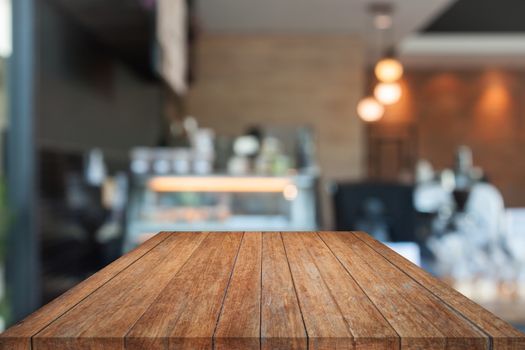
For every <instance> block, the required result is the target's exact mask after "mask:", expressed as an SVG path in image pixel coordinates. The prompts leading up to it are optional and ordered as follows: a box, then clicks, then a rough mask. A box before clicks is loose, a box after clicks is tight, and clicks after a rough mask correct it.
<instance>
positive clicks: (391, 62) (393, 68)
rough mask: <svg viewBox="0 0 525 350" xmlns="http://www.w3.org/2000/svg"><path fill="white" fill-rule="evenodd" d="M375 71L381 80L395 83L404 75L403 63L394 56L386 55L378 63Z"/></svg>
mask: <svg viewBox="0 0 525 350" xmlns="http://www.w3.org/2000/svg"><path fill="white" fill-rule="evenodd" d="M374 72H375V74H376V77H377V79H379V81H382V82H384V83H393V82H395V81H397V80H399V79H401V77H402V76H403V65H402V64H401V62H399V61H398V60H397V59H395V58H393V57H385V58H382V59H381V60H379V62H377V63H376V66H375V69H374Z"/></svg>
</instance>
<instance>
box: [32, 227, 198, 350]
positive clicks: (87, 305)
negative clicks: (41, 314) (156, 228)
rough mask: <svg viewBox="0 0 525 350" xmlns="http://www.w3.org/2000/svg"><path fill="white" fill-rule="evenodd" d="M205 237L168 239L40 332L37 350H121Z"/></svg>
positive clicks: (180, 235)
mask: <svg viewBox="0 0 525 350" xmlns="http://www.w3.org/2000/svg"><path fill="white" fill-rule="evenodd" d="M205 237H206V234H204V233H174V234H172V235H170V236H169V237H168V238H167V239H166V240H165V241H164V242H163V244H159V245H158V246H156V247H155V248H154V249H153V250H151V251H150V254H147V255H146V256H144V257H143V258H142V259H140V260H139V261H138V262H136V266H133V267H134V268H132V269H127V270H126V271H124V272H122V273H120V274H119V275H118V276H116V277H115V278H113V279H112V280H111V281H109V282H108V283H106V284H105V285H104V286H103V287H101V288H99V289H98V290H97V291H95V292H94V293H92V294H91V296H90V297H89V298H87V299H85V300H83V301H82V302H81V303H79V304H78V305H76V306H75V307H74V308H72V309H71V310H69V311H68V312H67V313H65V314H64V315H62V316H61V317H60V318H58V319H57V320H55V321H54V322H53V323H51V324H50V325H49V326H47V327H46V328H45V329H44V330H42V331H41V332H39V333H38V334H37V335H36V336H35V337H34V338H33V346H34V348H35V350H54V349H60V348H65V349H83V348H86V349H104V348H108V349H124V337H125V336H126V334H127V333H128V332H129V330H130V329H131V327H132V326H133V325H134V324H135V322H137V320H138V319H139V317H140V316H142V314H143V313H144V312H145V311H146V309H147V308H148V307H149V306H150V305H151V303H152V302H153V300H154V299H155V298H156V297H157V296H158V295H159V293H160V292H161V291H162V289H163V288H164V287H165V286H166V285H167V284H168V282H169V281H170V280H171V279H172V278H173V276H174V275H176V273H177V272H178V271H179V269H180V268H181V267H182V266H183V265H184V263H185V262H186V261H187V260H188V258H189V257H190V256H191V254H192V253H193V251H194V250H195V249H196V248H197V247H198V245H199V244H200V243H201V242H202V240H203V239H204V238H205ZM152 272H155V273H152ZM137 281H140V283H136V282H137ZM108 344H110V345H109V346H108Z"/></svg>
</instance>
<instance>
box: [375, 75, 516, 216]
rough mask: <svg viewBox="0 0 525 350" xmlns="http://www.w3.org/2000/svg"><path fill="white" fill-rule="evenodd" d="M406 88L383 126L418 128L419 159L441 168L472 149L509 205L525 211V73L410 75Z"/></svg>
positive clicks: (403, 84)
mask: <svg viewBox="0 0 525 350" xmlns="http://www.w3.org/2000/svg"><path fill="white" fill-rule="evenodd" d="M402 87H403V93H404V94H403V99H402V101H400V102H399V103H398V104H396V105H394V106H391V107H388V108H387V111H386V114H385V117H384V119H383V121H381V123H382V124H383V125H384V126H387V125H389V124H396V123H403V122H408V123H415V126H416V129H417V145H418V146H417V148H418V149H417V154H418V156H419V157H423V158H426V159H428V160H430V161H431V162H432V163H433V165H434V166H435V167H436V168H438V169H442V168H445V167H451V166H452V162H453V153H454V151H455V149H456V148H457V146H459V145H461V144H465V145H468V146H470V147H471V148H472V150H473V153H474V162H475V163H476V165H478V166H481V167H482V168H483V169H484V170H485V172H486V174H487V176H488V177H489V179H490V180H491V181H492V182H493V183H494V184H495V185H496V186H497V187H498V188H499V189H500V190H501V191H502V192H503V196H504V198H505V203H506V205H507V206H525V71H523V70H501V69H471V70H450V71H442V70H440V71H437V70H436V71H432V70H408V72H406V74H405V79H404V81H403V82H402Z"/></svg>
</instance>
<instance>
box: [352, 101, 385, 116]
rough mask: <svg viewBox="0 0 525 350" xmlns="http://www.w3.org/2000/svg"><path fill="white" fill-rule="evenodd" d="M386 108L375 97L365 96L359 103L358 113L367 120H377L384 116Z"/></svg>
mask: <svg viewBox="0 0 525 350" xmlns="http://www.w3.org/2000/svg"><path fill="white" fill-rule="evenodd" d="M384 113H385V108H384V107H383V105H381V104H380V103H379V102H377V100H376V99H375V98H373V97H365V98H363V99H362V100H361V101H359V103H358V104H357V114H359V117H360V118H361V119H363V120H364V121H365V122H375V121H377V120H379V119H381V118H382V117H383V114H384Z"/></svg>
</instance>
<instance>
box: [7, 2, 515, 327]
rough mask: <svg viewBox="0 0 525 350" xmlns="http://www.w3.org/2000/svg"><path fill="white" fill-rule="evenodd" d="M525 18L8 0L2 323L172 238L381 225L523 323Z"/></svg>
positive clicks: (406, 8)
mask: <svg viewBox="0 0 525 350" xmlns="http://www.w3.org/2000/svg"><path fill="white" fill-rule="evenodd" d="M523 13H525V2H523V1H520V0H500V1H491V0H457V1H454V0H426V1H420V0H384V1H377V0H325V1H316V0H267V1H255V0H113V1H104V0H67V1H66V0H0V150H1V152H0V157H1V162H0V175H1V177H0V299H1V302H0V315H1V324H0V328H3V327H6V326H9V325H10V324H12V323H14V322H16V321H18V320H20V319H22V318H23V317H24V316H26V315H28V314H29V313H31V312H32V311H34V310H35V309H36V308H38V307H40V306H41V305H43V304H44V303H46V302H48V301H50V300H51V299H53V298H55V297H57V296H58V295H60V294H62V293H63V292H65V291H67V290H68V289H70V288H72V287H73V286H74V285H76V284H77V283H79V282H80V281H82V280H83V279H85V278H87V277H88V276H90V275H91V274H93V273H94V272H96V271H98V270H99V269H101V268H102V267H104V266H105V265H107V264H109V263H110V262H111V261H113V260H115V259H117V258H118V257H119V256H121V255H122V254H124V253H126V252H128V251H129V250H131V249H133V248H134V247H136V246H137V245H138V244H140V243H141V242H143V241H144V240H146V239H148V238H149V237H151V236H152V235H153V234H155V233H157V232H159V231H161V230H171V231H201V230H204V231H206V230H212V231H230V230H233V231H244V230H253V231H258V230H260V231H301V230H363V231H366V232H368V233H370V234H371V235H373V236H374V237H376V238H377V239H379V240H381V241H383V242H385V243H387V244H388V245H389V246H390V247H392V248H393V249H395V250H396V251H397V252H399V253H400V254H402V255H404V256H405V257H407V258H408V259H410V260H411V261H413V262H414V263H416V264H418V265H419V266H422V267H423V268H425V269H426V270H427V271H429V272H430V273H432V274H434V275H436V276H438V277H439V278H441V279H443V280H445V281H446V282H447V283H450V284H451V285H452V286H453V287H454V288H456V289H458V290H459V291H460V292H462V293H464V294H465V295H467V296H468V297H470V298H472V299H473V300H475V301H476V302H478V303H480V304H481V305H483V306H484V307H486V308H488V309H489V310H491V311H493V312H494V313H495V314H496V315H498V316H500V317H501V318H503V319H505V320H507V321H509V322H511V323H513V324H514V325H516V326H517V327H521V329H523V326H524V325H525V157H524V156H523V152H524V151H525V21H524V20H523Z"/></svg>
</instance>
